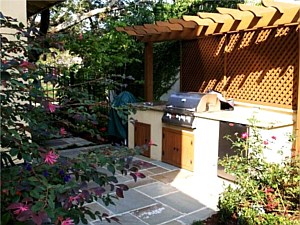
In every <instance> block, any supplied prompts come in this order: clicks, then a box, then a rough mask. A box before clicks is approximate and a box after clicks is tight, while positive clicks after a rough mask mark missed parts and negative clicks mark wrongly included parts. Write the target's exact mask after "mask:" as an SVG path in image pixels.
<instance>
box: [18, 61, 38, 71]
mask: <svg viewBox="0 0 300 225" xmlns="http://www.w3.org/2000/svg"><path fill="white" fill-rule="evenodd" d="M20 67H23V68H26V69H32V70H33V69H35V65H34V64H33V63H30V62H27V61H23V62H22V63H21V64H20Z"/></svg>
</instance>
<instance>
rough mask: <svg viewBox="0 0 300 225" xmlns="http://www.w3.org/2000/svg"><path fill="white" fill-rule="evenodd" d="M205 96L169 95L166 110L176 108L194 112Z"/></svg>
mask: <svg viewBox="0 0 300 225" xmlns="http://www.w3.org/2000/svg"><path fill="white" fill-rule="evenodd" d="M203 96H205V94H202V93H197V92H177V93H173V94H171V95H170V97H169V99H168V102H167V104H166V108H178V109H184V110H188V111H192V112H195V111H196V109H197V106H198V105H199V103H200V100H201V98H202V97H203Z"/></svg>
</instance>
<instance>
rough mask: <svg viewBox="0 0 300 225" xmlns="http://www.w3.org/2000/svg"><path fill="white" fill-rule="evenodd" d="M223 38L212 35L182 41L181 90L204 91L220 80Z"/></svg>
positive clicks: (222, 67) (214, 85)
mask: <svg viewBox="0 0 300 225" xmlns="http://www.w3.org/2000/svg"><path fill="white" fill-rule="evenodd" d="M224 44H225V41H224V38H222V36H212V37H209V38H202V39H200V40H195V41H188V42H183V46H182V49H183V51H182V67H181V90H182V91H196V92H205V91H207V90H209V89H215V87H216V86H217V85H218V84H219V82H220V81H221V80H222V75H223V71H224V66H223V65H224V62H223V60H224V59H223V57H224V55H223V52H224V50H223V48H224Z"/></svg>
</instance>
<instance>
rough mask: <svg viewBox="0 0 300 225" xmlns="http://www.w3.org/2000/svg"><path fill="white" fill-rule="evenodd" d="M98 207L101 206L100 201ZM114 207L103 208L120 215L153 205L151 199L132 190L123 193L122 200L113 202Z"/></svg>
mask: <svg viewBox="0 0 300 225" xmlns="http://www.w3.org/2000/svg"><path fill="white" fill-rule="evenodd" d="M98 202H99V204H100V205H103V206H104V204H103V202H102V201H98ZM114 202H115V204H116V205H109V206H105V207H106V208H107V209H108V210H110V211H111V212H112V213H114V214H121V213H125V212H129V211H132V210H136V209H139V208H143V207H146V206H149V205H152V204H155V203H156V201H154V200H153V199H152V198H150V197H148V196H146V195H144V194H142V193H140V192H138V191H136V190H134V189H129V190H128V191H125V192H124V198H123V199H121V198H120V199H119V200H115V201H114Z"/></svg>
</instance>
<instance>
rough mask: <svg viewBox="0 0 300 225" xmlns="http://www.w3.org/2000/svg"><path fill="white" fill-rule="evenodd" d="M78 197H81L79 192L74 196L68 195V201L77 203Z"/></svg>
mask: <svg viewBox="0 0 300 225" xmlns="http://www.w3.org/2000/svg"><path fill="white" fill-rule="evenodd" d="M80 198H81V195H80V194H79V195H76V196H70V197H69V202H70V203H73V202H74V204H78V203H79V200H80Z"/></svg>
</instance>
